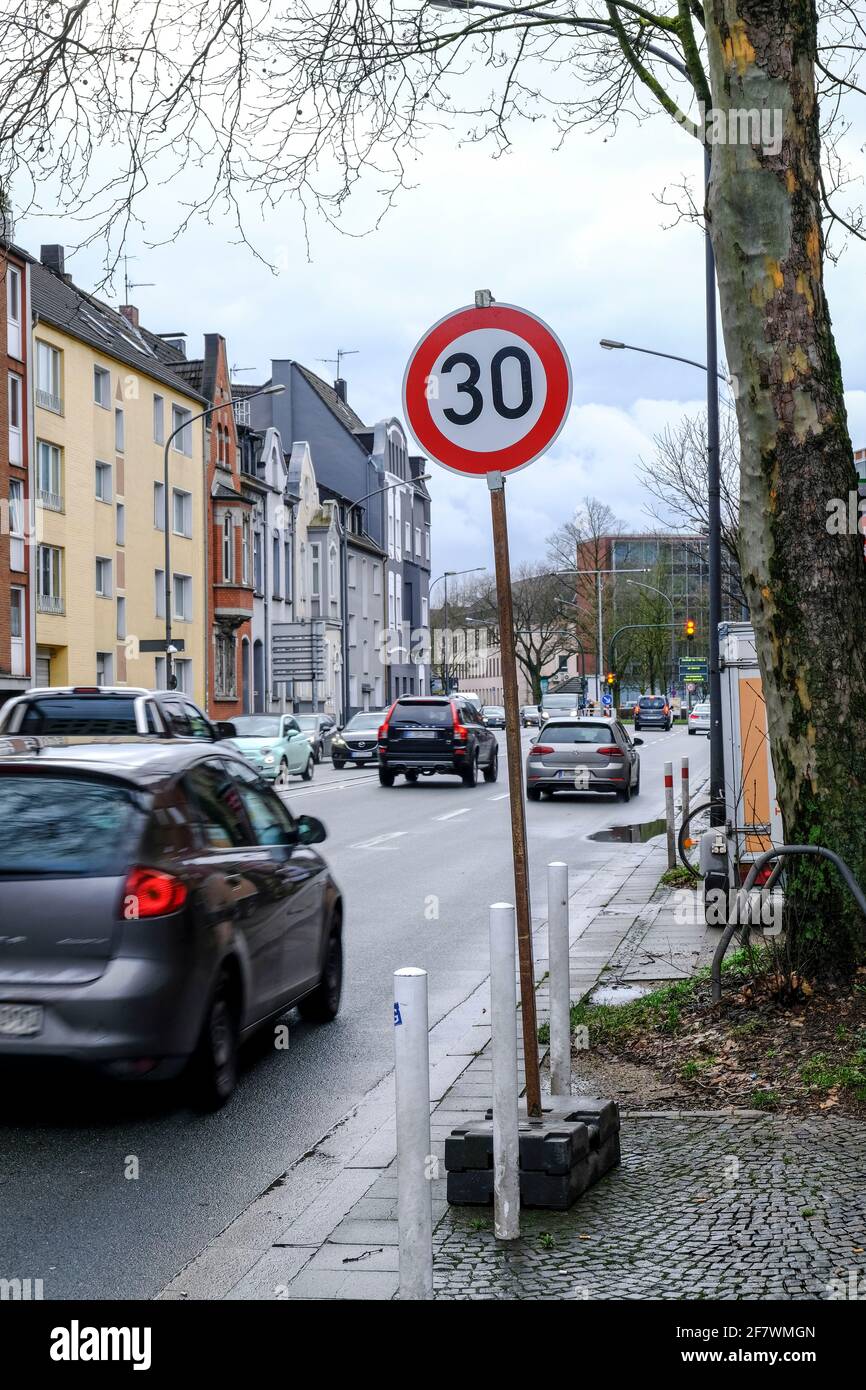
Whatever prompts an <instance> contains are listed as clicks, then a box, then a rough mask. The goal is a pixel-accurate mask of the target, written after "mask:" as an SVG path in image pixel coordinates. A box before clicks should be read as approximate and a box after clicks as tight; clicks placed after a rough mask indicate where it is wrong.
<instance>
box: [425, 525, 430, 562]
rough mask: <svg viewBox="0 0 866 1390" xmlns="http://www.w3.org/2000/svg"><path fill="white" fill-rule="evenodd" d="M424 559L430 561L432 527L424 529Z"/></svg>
mask: <svg viewBox="0 0 866 1390" xmlns="http://www.w3.org/2000/svg"><path fill="white" fill-rule="evenodd" d="M424 559H425V560H429V559H430V527H429V526H425V528H424Z"/></svg>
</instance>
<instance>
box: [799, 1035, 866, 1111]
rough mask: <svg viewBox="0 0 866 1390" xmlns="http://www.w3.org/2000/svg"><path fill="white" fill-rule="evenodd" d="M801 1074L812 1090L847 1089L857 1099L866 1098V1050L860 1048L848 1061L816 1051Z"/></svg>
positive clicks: (805, 1064)
mask: <svg viewBox="0 0 866 1390" xmlns="http://www.w3.org/2000/svg"><path fill="white" fill-rule="evenodd" d="M838 1031H839V1030H838V1029H837V1035H838ZM800 1076H801V1078H802V1080H803V1081H804V1082H805V1083H806V1085H807V1086H808V1087H809V1088H810V1090H814V1091H837V1090H843V1091H845V1090H847V1091H851V1092H852V1094H853V1095H854V1096H855V1097H856V1099H857V1100H866V1050H864V1049H862V1048H861V1049H859V1050H858V1051H857V1052H854V1053H853V1054H852V1055H851V1057H850V1059H849V1060H847V1061H845V1060H841V1061H840V1060H839V1059H838V1058H833V1059H831V1058H829V1057H828V1056H827V1055H826V1053H824V1052H816V1054H815V1056H814V1057H810V1058H809V1060H808V1061H807V1062H805V1063H804V1064H803V1066H802V1067H801V1068H800Z"/></svg>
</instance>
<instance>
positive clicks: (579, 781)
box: [574, 767, 589, 791]
mask: <svg viewBox="0 0 866 1390" xmlns="http://www.w3.org/2000/svg"><path fill="white" fill-rule="evenodd" d="M574 785H575V786H576V787H577V789H578V791H586V789H587V787H588V786H589V768H588V767H577V768H575V770H574Z"/></svg>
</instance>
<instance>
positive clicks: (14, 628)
mask: <svg viewBox="0 0 866 1390" xmlns="http://www.w3.org/2000/svg"><path fill="white" fill-rule="evenodd" d="M9 617H10V632H9V635H10V637H11V638H12V642H11V652H10V656H11V658H12V660H11V672H10V674H11V675H13V676H24V675H26V674H27V658H26V655H25V652H26V644H25V642H24V590H23V589H18V588H16V587H15V585H13V586H12V589H11V590H10V613H9Z"/></svg>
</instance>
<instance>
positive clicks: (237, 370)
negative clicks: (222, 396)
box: [229, 362, 256, 376]
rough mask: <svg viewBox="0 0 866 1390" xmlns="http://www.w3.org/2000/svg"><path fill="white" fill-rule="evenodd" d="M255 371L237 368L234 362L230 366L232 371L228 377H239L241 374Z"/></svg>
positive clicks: (253, 368) (247, 368) (253, 369)
mask: <svg viewBox="0 0 866 1390" xmlns="http://www.w3.org/2000/svg"><path fill="white" fill-rule="evenodd" d="M255 370H256V369H255V367H239V366H238V364H237V362H235V363H234V364H233V365H232V369H231V371H230V372H229V376H239V375H240V373H241V372H254V371H255Z"/></svg>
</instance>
